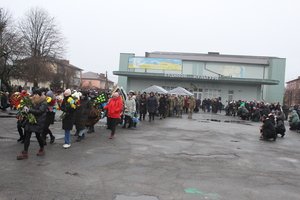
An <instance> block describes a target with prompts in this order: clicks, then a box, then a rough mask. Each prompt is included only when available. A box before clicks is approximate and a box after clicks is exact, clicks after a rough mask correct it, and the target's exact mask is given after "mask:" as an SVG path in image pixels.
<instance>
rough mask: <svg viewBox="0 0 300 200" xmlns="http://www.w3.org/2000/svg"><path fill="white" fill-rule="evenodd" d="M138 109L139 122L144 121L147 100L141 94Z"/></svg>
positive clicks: (144, 95)
mask: <svg viewBox="0 0 300 200" xmlns="http://www.w3.org/2000/svg"><path fill="white" fill-rule="evenodd" d="M139 108H140V119H139V120H140V121H141V120H145V116H146V113H147V98H146V93H143V94H141V97H140V99H139Z"/></svg>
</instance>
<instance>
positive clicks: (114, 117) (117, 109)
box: [104, 92, 123, 139]
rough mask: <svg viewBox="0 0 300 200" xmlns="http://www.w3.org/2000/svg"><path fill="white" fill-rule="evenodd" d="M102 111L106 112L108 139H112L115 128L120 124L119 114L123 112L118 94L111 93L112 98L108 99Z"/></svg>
mask: <svg viewBox="0 0 300 200" xmlns="http://www.w3.org/2000/svg"><path fill="white" fill-rule="evenodd" d="M104 109H106V110H107V123H108V124H107V125H108V128H109V129H110V130H111V135H110V137H109V139H113V137H114V135H115V131H116V126H117V124H118V123H119V122H120V119H121V113H122V111H123V101H122V98H121V97H120V95H119V93H118V92H115V93H113V95H112V98H110V100H109V101H108V104H107V105H106V106H105V107H104Z"/></svg>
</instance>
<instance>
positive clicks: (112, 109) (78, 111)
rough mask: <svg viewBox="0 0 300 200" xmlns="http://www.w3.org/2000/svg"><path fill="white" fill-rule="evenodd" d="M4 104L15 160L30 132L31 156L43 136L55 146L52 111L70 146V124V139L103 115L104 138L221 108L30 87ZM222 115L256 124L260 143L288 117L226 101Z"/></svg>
mask: <svg viewBox="0 0 300 200" xmlns="http://www.w3.org/2000/svg"><path fill="white" fill-rule="evenodd" d="M10 105H11V107H12V108H13V109H17V110H18V111H19V112H18V115H17V129H18V132H19V135H20V138H19V139H18V142H21V143H24V150H23V151H22V152H21V153H20V154H19V155H18V156H17V159H18V160H23V159H27V158H28V148H29V145H30V138H31V135H32V133H35V135H36V138H37V140H38V143H39V147H40V149H39V151H38V152H37V154H36V155H37V156H43V155H45V148H44V147H45V145H47V141H46V140H47V137H48V135H49V138H50V144H52V143H54V142H55V136H54V135H53V134H52V131H51V130H50V128H49V127H50V125H51V124H53V123H54V121H55V114H56V111H57V110H61V111H62V115H61V116H60V119H61V120H62V129H63V130H64V134H65V137H64V144H63V148H65V149H67V148H70V147H71V130H72V129H73V126H75V129H76V132H75V136H77V139H76V141H77V142H80V141H81V140H82V139H84V138H85V136H86V133H92V132H94V131H95V130H94V125H95V124H96V123H97V122H98V121H99V119H101V118H103V117H104V116H106V117H107V129H110V130H111V133H110V136H109V139H113V138H114V137H115V132H116V127H117V125H122V128H133V127H136V125H137V123H138V122H139V121H143V120H146V115H147V114H148V116H149V117H148V118H147V119H148V120H149V122H152V121H154V120H155V118H156V117H158V118H159V119H164V118H166V117H182V114H183V113H186V114H188V118H189V119H191V118H192V114H193V113H194V112H198V111H199V110H200V109H202V110H203V111H204V112H213V113H216V112H218V111H219V109H220V111H221V110H222V107H223V105H222V103H221V101H220V99H219V98H216V99H212V100H209V99H204V100H203V101H202V104H201V101H200V100H199V99H198V100H196V99H195V98H194V97H193V96H181V95H169V94H167V95H166V94H158V93H154V92H150V93H149V94H146V93H145V92H144V93H135V92H133V91H129V93H128V94H127V95H124V93H123V92H122V91H120V90H115V91H113V92H111V93H107V92H102V93H95V92H90V91H81V92H77V91H73V92H72V91H71V90H70V89H66V90H65V91H64V92H63V93H62V92H60V93H56V94H54V93H53V92H52V91H51V90H47V89H36V90H33V92H32V94H29V93H28V92H27V91H25V90H23V91H21V92H16V93H14V94H13V95H12V96H11V98H10ZM225 111H226V115H231V116H239V117H241V119H245V120H246V119H248V120H253V121H262V122H263V125H262V126H261V129H260V131H261V139H266V140H268V139H273V140H276V138H277V134H280V135H281V136H282V137H284V135H285V132H286V129H285V126H284V120H286V119H287V115H288V114H289V113H288V111H287V113H285V112H286V109H285V108H284V107H282V106H281V105H280V104H279V103H278V104H266V103H264V102H254V101H253V102H246V101H232V102H229V103H228V105H226V106H225ZM298 111H299V110H298V107H295V108H294V109H293V111H292V112H291V114H290V115H289V116H290V117H289V123H290V129H291V130H299V129H300V128H299V127H300V120H299V114H300V112H298Z"/></svg>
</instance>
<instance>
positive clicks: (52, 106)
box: [46, 97, 56, 112]
mask: <svg viewBox="0 0 300 200" xmlns="http://www.w3.org/2000/svg"><path fill="white" fill-rule="evenodd" d="M46 101H47V104H48V110H49V111H50V112H55V111H56V106H55V105H56V99H54V98H51V97H46Z"/></svg>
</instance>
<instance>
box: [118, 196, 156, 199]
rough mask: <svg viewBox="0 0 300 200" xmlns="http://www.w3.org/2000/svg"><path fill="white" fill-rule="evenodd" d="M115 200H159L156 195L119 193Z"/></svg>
mask: <svg viewBox="0 0 300 200" xmlns="http://www.w3.org/2000/svg"><path fill="white" fill-rule="evenodd" d="M114 200H159V199H158V198H157V197H155V196H149V195H141V196H128V195H117V196H116V197H115V198H114Z"/></svg>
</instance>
